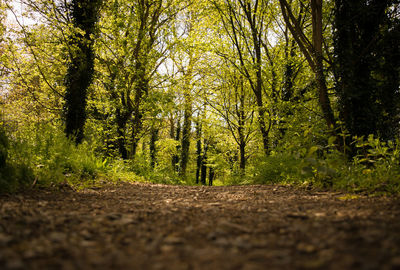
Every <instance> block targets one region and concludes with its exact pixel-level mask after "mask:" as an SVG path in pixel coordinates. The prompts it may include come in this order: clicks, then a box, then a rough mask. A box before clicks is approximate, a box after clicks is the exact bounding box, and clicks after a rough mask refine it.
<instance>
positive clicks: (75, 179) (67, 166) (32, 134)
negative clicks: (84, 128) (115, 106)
mask: <svg viewBox="0 0 400 270" xmlns="http://www.w3.org/2000/svg"><path fill="white" fill-rule="evenodd" d="M10 156H11V158H12V159H13V160H14V162H16V163H22V164H26V165H27V166H29V167H30V168H32V170H33V172H34V174H35V176H36V177H37V179H38V181H37V182H38V184H39V185H43V186H50V185H54V184H57V183H61V182H65V181H67V182H69V183H70V184H77V183H82V182H85V181H89V182H90V181H94V179H95V178H96V177H98V176H99V175H102V174H105V173H106V172H107V168H108V160H107V159H103V158H102V157H101V156H100V157H99V156H98V155H96V153H95V152H94V149H93V147H92V146H91V145H89V144H88V143H87V142H83V143H82V144H81V145H79V146H76V145H75V144H74V143H73V142H72V141H71V140H68V139H67V138H66V137H65V135H64V134H63V133H62V132H61V129H60V128H59V127H53V126H49V125H36V128H35V129H34V130H24V131H22V132H19V133H18V135H17V137H16V139H15V140H13V141H12V144H11V147H10Z"/></svg>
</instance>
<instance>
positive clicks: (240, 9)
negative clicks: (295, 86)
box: [213, 0, 272, 155]
mask: <svg viewBox="0 0 400 270" xmlns="http://www.w3.org/2000/svg"><path fill="white" fill-rule="evenodd" d="M213 3H214V5H215V7H216V8H217V10H218V12H219V14H220V17H221V20H222V23H223V25H224V29H225V31H226V32H227V34H228V36H229V39H230V40H231V42H232V44H233V46H234V47H235V49H236V52H237V55H238V61H239V63H240V64H239V65H235V67H236V68H238V70H239V71H240V72H242V74H243V75H244V77H245V78H246V79H247V80H248V82H249V84H250V87H251V89H252V90H253V93H254V96H255V100H256V103H257V111H258V123H259V128H260V132H261V135H262V141H263V148H264V153H265V154H266V155H268V154H269V131H270V129H271V124H272V122H271V121H269V124H268V125H267V121H266V116H267V114H268V111H267V109H266V106H265V103H264V101H263V88H264V87H265V84H264V79H263V75H262V74H263V70H262V68H263V55H262V49H263V44H264V43H265V41H263V39H262V36H263V32H264V31H265V27H266V25H267V24H266V21H267V20H266V14H267V6H268V1H265V0H256V1H248V0H237V1H231V0H224V1H223V3H220V1H213ZM243 48H245V49H244V50H243ZM222 55H223V54H222ZM249 59H250V60H249ZM234 62H235V61H234Z"/></svg>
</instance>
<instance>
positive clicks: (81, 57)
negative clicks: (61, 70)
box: [64, 0, 101, 144]
mask: <svg viewBox="0 0 400 270" xmlns="http://www.w3.org/2000/svg"><path fill="white" fill-rule="evenodd" d="M100 4H101V0H84V1H78V0H73V1H72V3H71V6H72V10H71V15H72V22H73V25H74V27H76V28H79V29H81V30H83V31H84V34H83V35H82V34H81V33H77V34H76V35H73V36H71V37H70V38H71V46H73V47H76V53H75V54H73V55H72V58H71V63H70V65H69V67H68V70H67V75H66V80H65V81H66V82H65V85H66V93H65V105H64V115H65V134H66V136H67V137H68V138H71V139H72V138H73V139H74V141H75V143H76V144H79V143H81V142H82V140H83V137H84V134H83V133H84V126H85V122H86V98H87V88H88V87H89V86H90V84H91V82H92V77H93V71H94V51H93V43H94V39H93V35H94V33H95V25H96V23H97V20H98V10H99V7H100Z"/></svg>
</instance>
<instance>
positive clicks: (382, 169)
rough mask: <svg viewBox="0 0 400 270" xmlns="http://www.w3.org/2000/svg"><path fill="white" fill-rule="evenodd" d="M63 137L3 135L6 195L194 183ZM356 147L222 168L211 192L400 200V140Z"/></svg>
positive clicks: (0, 179) (54, 130)
mask: <svg viewBox="0 0 400 270" xmlns="http://www.w3.org/2000/svg"><path fill="white" fill-rule="evenodd" d="M60 130H61V129H60V128H59V127H51V126H49V125H43V126H35V129H34V130H21V131H19V132H14V133H12V134H11V135H8V136H6V133H5V132H4V131H3V130H0V191H1V192H15V191H17V190H19V189H21V188H27V187H28V188H29V187H32V186H33V185H35V186H37V187H51V186H58V185H60V184H65V183H67V184H68V185H70V186H72V187H74V188H77V189H79V188H85V187H89V186H96V185H101V184H104V183H110V182H118V181H131V182H132V181H134V182H152V183H161V184H186V185H193V184H195V181H194V175H188V176H187V177H186V178H182V177H180V176H179V175H178V173H177V172H175V171H174V170H172V169H171V167H170V165H168V164H169V163H168V164H167V163H165V164H163V163H160V164H156V166H155V168H152V167H151V166H150V165H149V164H150V163H149V157H147V156H145V155H143V154H141V153H139V154H138V155H137V156H136V158H135V160H134V161H132V160H121V159H119V158H113V157H104V156H103V154H102V153H101V152H99V151H98V150H97V149H99V147H98V145H96V144H95V143H93V141H94V142H95V140H90V138H89V139H88V140H86V141H84V142H83V143H82V144H80V145H78V146H77V145H75V144H74V143H73V142H72V141H71V140H68V139H67V138H66V137H65V135H64V133H63V132H61V131H60ZM352 146H354V148H355V149H357V153H358V154H357V155H356V156H355V157H354V158H353V159H351V160H349V159H348V158H347V157H346V156H345V155H344V154H342V153H340V152H338V151H337V150H336V148H335V147H334V145H332V144H328V145H327V146H321V145H314V146H309V147H307V148H304V147H303V148H297V149H296V148H293V149H284V148H282V149H275V150H274V151H272V152H271V154H270V156H268V157H267V158H265V157H264V158H258V160H255V161H253V162H252V164H249V166H248V169H247V172H246V174H235V173H229V172H228V170H223V169H222V168H223V165H221V168H219V167H218V166H216V167H215V168H216V171H217V175H218V177H217V178H216V179H215V180H214V185H231V184H235V185H236V184H292V185H298V186H303V187H316V188H323V189H329V190H341V191H348V192H356V193H357V192H364V193H374V194H399V193H400V165H399V164H400V146H399V141H396V142H381V141H380V140H379V139H378V138H374V137H373V136H370V137H368V138H366V139H364V138H356V139H355V140H354V142H353V145H352ZM216 164H218V163H216ZM192 166H193V165H192ZM192 171H193V168H192Z"/></svg>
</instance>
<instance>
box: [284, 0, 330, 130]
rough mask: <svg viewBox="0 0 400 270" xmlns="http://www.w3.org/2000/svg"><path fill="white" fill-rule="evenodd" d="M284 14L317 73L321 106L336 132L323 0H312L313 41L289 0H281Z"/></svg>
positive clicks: (316, 79) (288, 25) (294, 36)
mask: <svg viewBox="0 0 400 270" xmlns="http://www.w3.org/2000/svg"><path fill="white" fill-rule="evenodd" d="M279 3H280V6H281V10H282V15H283V18H284V20H285V22H286V25H287V27H288V28H289V30H290V32H291V34H292V35H293V38H294V39H295V40H296V42H297V44H298V46H299V48H300V50H301V52H302V53H303V55H304V56H305V58H306V59H307V62H308V64H309V66H310V67H311V69H312V71H313V72H314V74H315V81H316V83H317V86H318V100H319V106H320V107H321V111H322V113H323V117H324V120H325V122H326V124H327V126H328V129H329V130H330V131H331V132H332V133H333V134H335V127H336V119H335V116H334V114H333V109H332V105H331V103H330V99H329V94H328V87H327V83H326V76H325V74H324V62H323V61H324V52H323V44H324V38H323V24H322V15H323V14H322V3H323V2H322V0H311V14H312V23H311V25H312V41H310V40H309V38H308V37H307V35H306V33H305V29H304V28H302V27H301V24H300V21H299V20H298V18H299V17H298V16H295V15H294V12H293V9H292V6H291V5H290V4H289V3H288V1H287V0H279Z"/></svg>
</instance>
